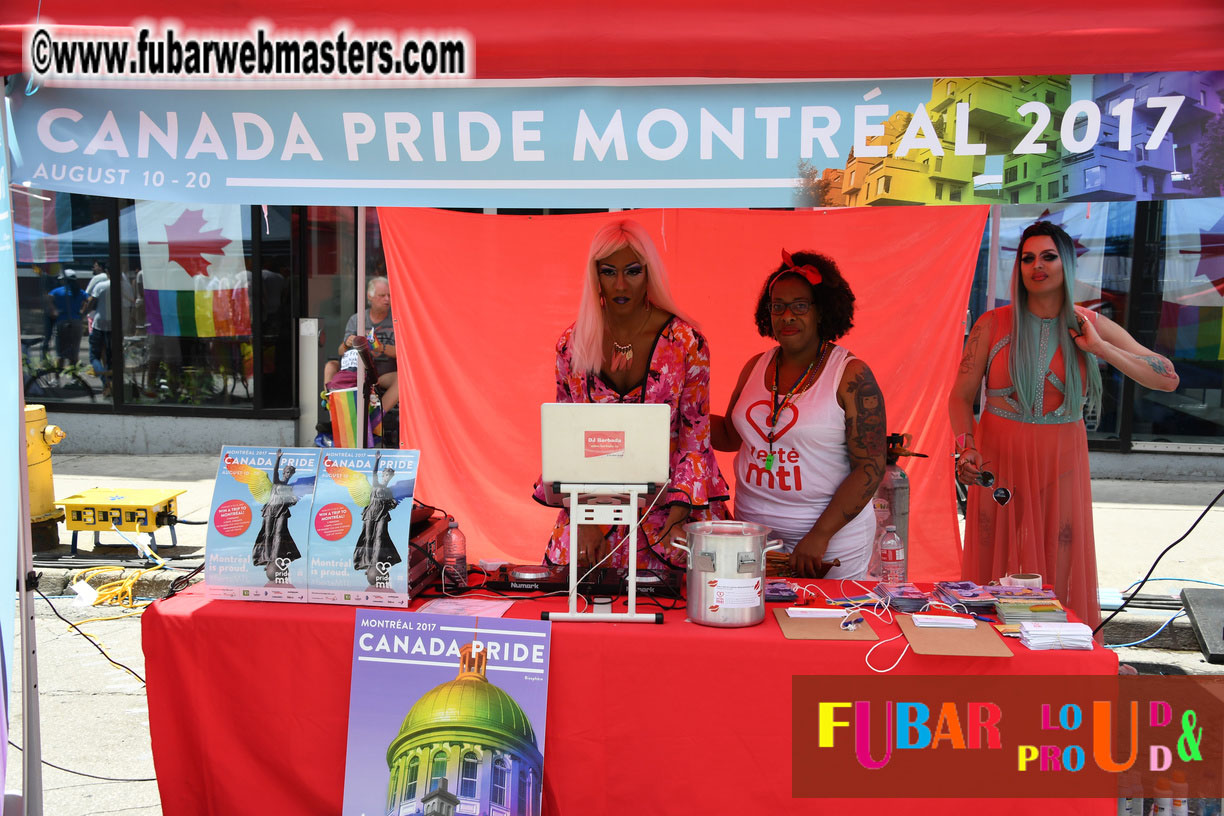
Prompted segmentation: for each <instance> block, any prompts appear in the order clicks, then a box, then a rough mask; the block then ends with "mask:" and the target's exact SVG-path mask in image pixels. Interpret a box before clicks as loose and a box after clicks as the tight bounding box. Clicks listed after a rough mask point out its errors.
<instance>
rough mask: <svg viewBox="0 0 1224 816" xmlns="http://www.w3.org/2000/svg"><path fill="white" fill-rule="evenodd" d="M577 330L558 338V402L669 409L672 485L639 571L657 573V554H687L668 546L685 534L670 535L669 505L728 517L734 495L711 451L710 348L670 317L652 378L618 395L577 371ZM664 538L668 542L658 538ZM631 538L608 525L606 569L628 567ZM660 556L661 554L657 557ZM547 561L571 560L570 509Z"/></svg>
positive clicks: (654, 514) (646, 534)
mask: <svg viewBox="0 0 1224 816" xmlns="http://www.w3.org/2000/svg"><path fill="white" fill-rule="evenodd" d="M573 333H574V327H573V326H570V327H569V328H568V329H566V330H565V333H564V334H562V335H561V339H560V340H558V341H557V402H647V403H667V404H668V405H669V406H671V458H670V464H671V484H669V485H668V488H667V490H666V491H665V492H664V494H663V495H662V496H661V497H660V498H659V501H658V502H657V503H656V504H655V507H654V510H652V511H651V512H650V513H649V514H648V515H647V516H646V517H645V518H643V519H642V522H641V524H640V525H639V526H638V536H637V551H638V566H639V567H641V568H646V569H651V568H658V567H661V566H663V564H661V563H660V560H659V556H662V557H663V558H665V559H666V560H667V561H669V562H670V563H671V564H672V565H675V566H683V565H684V563H685V562H684V558H685V556H684V553H683V552H682V551H680V550H677V549H676V548H674V547H672V546H671V544H670V539H671V538H672V536H675V535H680V534H681V530H679V529H675V530H671V531H667V530H664V527H665V526H666V525H667V516H668V512H669V510H670V509H671V505H673V504H676V503H680V504H687V505H690V506H691V507H692V514H691V516H690V520H691V521H705V520H709V519H723V518H728V517H729V516H728V513H727V509H726V506H725V505H724V504H723V502H725V501H726V500H727V498H728V497H729V491H728V488H727V482H726V480H725V479H723V476H722V472H721V471H720V470H719V468H718V462H716V461H715V459H714V452H713V451H712V450H711V449H710V348H709V344H708V343H707V342H706V339H705V337H704V336H702V334H701V332H699V331H697V329H695V328H693V327H692V326H690V325H689V324H688V323H686V322H685V321H683V320H681V319H680V318H678V317H672V318H671V319H670V320H669V321H668V322H667V323H666V324H665V325H664V326H663V328H662V329H661V330H660V331H659V335H658V336H657V337H656V338H655V343H654V347H653V348H652V349H651V352H650V365H649V366H648V367H647V369H646V377H645V379H644V380H643V382H641V383H639V384H638V385H637V386H635V387H634V388H633V389H631V390H630V391H628V392H627V393H623V394H622V393H621V392H619V391H617V390H616V388H615V387H614V386H612V385H611V384H610V383H609V382H607V381H606V380H605V379H604V378H603V377H601V376H600V375H599V374H582V373H580V372H577V371H575V370H574V369H573V367H572V357H571V355H572V350H571V348H570V343H571V341H572V337H573ZM534 497H535V499H536V501H539V502H541V503H543V501H544V488H543V486H542V485H540V484H539V483H537V484H536V489H535V494H534ZM665 533H666V536H667V539H668V541H660V538H661V537H662V536H663V535H664V534H665ZM625 534H626V528H625V527H605V528H604V538H605V539H606V540H607V541H608V544H609V546H610V548H611V549H614V550H615V552H614V553H613V555H612V557H611V558H609V559H608V560H607V561H606V562H605V565H611V566H615V567H623V566H627V565H628V563H629V557H628V552H627V549H626V548H625V547H619V548H618V547H617V545H618V544H620V543H621V542H622V541H623V540H624V538H625ZM656 553H657V554H656ZM544 557H545V561H546V562H550V563H553V564H568V563H569V511H568V510H562V511H561V512H560V514H558V516H557V523H556V524H555V525H554V526H553V530H552V535H551V536H550V537H549V540H548V548H547V550H546V551H545V556H544Z"/></svg>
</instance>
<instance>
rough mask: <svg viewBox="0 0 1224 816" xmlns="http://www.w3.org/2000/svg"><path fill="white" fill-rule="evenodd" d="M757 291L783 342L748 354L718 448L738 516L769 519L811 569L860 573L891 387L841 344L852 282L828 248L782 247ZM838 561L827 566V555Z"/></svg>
mask: <svg viewBox="0 0 1224 816" xmlns="http://www.w3.org/2000/svg"><path fill="white" fill-rule="evenodd" d="M782 259H783V261H782V264H781V265H780V266H779V267H778V268H777V270H775V271H774V272H773V273H772V274H771V275H770V276H769V278H768V279H767V280H766V281H765V286H764V287H763V288H762V290H761V296H760V299H759V300H758V301H757V309H756V324H757V329H758V330H759V331H760V333H761V336H763V337H771V338H774V339H776V340H777V341H778V346H777V348H775V349H773V350H771V351H767V352H764V353H763V354H759V355H757V356H756V357H754V358H752V359H751V360H749V361H748V363H747V364H746V365H745V366H744V370H743V371H742V372H741V373H740V378H739V383H738V384H737V385H736V387H735V392H734V393H733V394H732V396H731V403H730V405H729V406H728V408H727V415H726V417H719V416H712V417H711V431H712V434H711V435H712V439H713V444H714V447H715V448H717V449H718V450H734V451H738V453H737V454H736V457H735V479H736V491H735V517H736V518H737V519H740V520H742V521H754V522H757V523H759V524H764V525H765V526H767V527H769V528H771V529H772V530H773V532H774V536H775V537H777V538H781V539H782V540H783V541H784V542H785V544H786V550H787V551H788V552H790V553H791V557H790V561H791V566H792V567H793V568H794V569H795V571H796V573H797V574H798V575H800V576H803V577H807V578H820V577H826V578H862V577H863V576H865V575H866V573H867V562H868V560H869V559H870V557H871V544H872V541H873V539H874V537H875V515H874V514H873V513H872V511H871V498H872V496H873V495H874V494H875V491H876V487H877V486H879V484H880V479H881V478H882V477H883V475H884V465H885V450H886V445H887V431H886V430H885V428H886V424H885V419H884V395H883V394H882V393H881V391H880V387H879V385H878V384H877V383H876V380H875V377H874V376H873V375H872V373H871V369H869V368H868V367H867V365H866V364H865V363H864V362H863V361H862V360H859V359H858V358H856V357H855V356H854V355H852V354H851V353H850V352H849V351H847V350H846V349H844V348H842V347H841V346H837V345H835V344H834V341H835V340H837V339H838V338H840V337H842V336H843V335H844V334H845V333H846V332H847V331H849V330H850V327H851V326H852V325H853V322H854V293H853V292H851V291H850V287H849V286H848V285H847V284H846V281H845V279H844V278H843V277H842V275H841V272H840V271H839V270H838V268H837V265H836V264H835V263H834V262H833V261H832V260H830V259H829V258H826V257H825V256H823V255H817V254H816V253H813V252H797V253H795V254H794V255H793V256H792V255H790V254H788V253H787V252H785V251H783V253H782ZM835 559H836V560H839V561H840V562H841V566H839V567H833V568H831V569H827V568H826V567H824V566H822V563H825V562H832V561H834V560H835Z"/></svg>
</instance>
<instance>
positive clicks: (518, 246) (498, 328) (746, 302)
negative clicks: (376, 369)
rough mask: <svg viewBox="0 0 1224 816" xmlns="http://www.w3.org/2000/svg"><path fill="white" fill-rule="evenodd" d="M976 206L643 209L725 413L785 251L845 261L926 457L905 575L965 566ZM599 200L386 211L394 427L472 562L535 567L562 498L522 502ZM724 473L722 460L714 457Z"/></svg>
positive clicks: (868, 357) (917, 484)
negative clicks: (555, 209) (959, 394)
mask: <svg viewBox="0 0 1224 816" xmlns="http://www.w3.org/2000/svg"><path fill="white" fill-rule="evenodd" d="M986 212H987V211H986V208H983V207H898V208H880V209H846V210H826V211H815V212H812V211H808V212H777V211H751V210H637V211H635V212H633V213H631V214H630V216H631V217H633V218H635V219H637V220H638V221H639V222H641V223H642V224H643V225H644V226H645V227H646V228H647V229H648V230H650V232H651V233H652V234H653V235H654V237H655V242H656V244H657V245H658V247H659V249H660V251H661V252H662V254H663V257H664V261H665V263H666V264H667V267H668V271H669V274H670V276H671V280H672V289H673V292H674V294H675V296H676V298H677V300H678V302H679V303H680V304H681V305H682V306H683V307H684V308H685V309H687V310H688V311H689V312H690V314H692V315H693V317H694V318H695V319H696V320H697V322H698V323H699V324H700V325H701V328H702V329H703V331H704V332H705V334H706V336H707V338H708V339H709V341H710V346H711V360H712V367H711V387H712V404H713V406H714V409H715V412H716V413H723V412H724V411H725V409H726V405H727V400H728V399H729V398H730V393H731V390H732V389H733V388H734V386H735V382H736V379H737V377H738V375H739V372H740V369H741V368H742V367H743V365H744V362H745V361H746V360H747V359H748V357H749V356H751V355H752V354H755V353H756V352H758V351H761V350H762V349H764V348H767V347H768V343H767V342H766V341H765V340H764V339H763V338H761V337H760V336H758V335H757V333H756V328H755V326H754V324H753V320H752V311H753V306H754V304H755V299H756V297H757V294H758V293H759V291H760V286H761V284H762V282H763V281H764V278H765V276H766V275H767V274H768V272H769V271H770V270H771V269H773V268H775V267H776V264H777V263H778V256H779V249H780V248H782V247H785V248H787V249H789V250H791V251H795V250H800V249H813V250H816V251H819V252H823V253H825V254H827V255H829V256H831V257H833V258H834V259H835V260H837V261H838V263H839V265H840V266H841V268H842V271H843V272H844V273H845V275H846V278H847V279H848V281H849V282H850V285H851V286H852V287H853V289H854V292H855V295H856V296H857V298H858V303H857V306H858V310H857V313H856V320H855V328H854V329H852V330H851V332H850V334H849V335H847V336H846V337H845V338H844V339H843V340H842V343H843V344H844V345H845V346H847V347H848V348H849V349H850V350H852V351H853V352H854V353H855V354H857V355H858V356H859V357H861V358H862V359H863V360H865V361H866V362H867V363H868V365H870V366H871V368H872V370H873V371H874V372H875V374H876V377H877V379H878V380H879V382H880V385H881V387H882V388H883V390H884V394H885V401H886V406H887V410H888V427H889V430H890V431H907V432H910V433H912V434H913V435H914V439H915V447H916V448H917V449H918V450H920V451H922V452H925V453H928V454H930V455H931V458H930V459H909V460H904V461H903V464H904V467H905V468H906V471H907V472H908V473H909V475H910V478H911V483H912V487H913V494H912V501H911V517H910V533H911V539H912V541H913V542H914V544H913V548H912V562H911V563H912V567H911V577H912V578H915V579H918V580H930V579H935V578H946V577H952V576H955V575H958V574H959V558H960V556H959V545H958V535H957V529H956V516H955V506H954V491H953V484H952V468H951V464H952V462H951V459H950V457H949V456H948V453H949V451H951V449H952V440H951V430H950V427H949V423H948V419H947V411H946V409H945V400H946V397H947V393H948V389H949V388H950V387H951V382H952V377H953V374H954V372H955V369H956V364H957V360H958V359H959V355H960V351H961V346H962V342H963V337H964V334H963V332H964V329H963V325H964V317H965V304H966V302H967V300H968V292H969V286H970V283H971V280H972V276H973V267H974V263H975V261H976V258H977V253H978V248H979V245H980V241H981V236H982V229H983V226H984V224H985V219H986ZM621 217H625V216H624V215H623V214H616V213H613V214H607V213H599V214H593V215H566V216H513V215H473V214H465V213H454V212H445V211H440V210H428V209H380V210H379V219H380V223H381V226H382V235H383V240H384V242H385V247H386V252H387V267H388V270H389V272H390V275H391V296H392V302H393V307H394V312H395V316H396V320H397V325H396V341H397V342H396V346H397V348H398V354H399V359H400V389H401V397H400V400H401V406H402V408H401V438H402V444H403V446H404V447H412V448H419V449H420V450H421V451H422V456H421V477H420V482H419V485H418V495H419V496H420V497H421V498H422V499H423V500H424V501H426V502H428V503H430V504H435V505H438V506H440V507H443V508H444V509H446V510H447V511H448V512H450V513H452V514H453V515H454V516H455V517H456V518H457V519H458V520H459V522H460V526H461V527H462V528H463V529H464V531H465V532H466V534H467V538H468V550H469V554H470V556H469V557H470V558H471V559H472V560H473V561H474V560H475V559H477V558H481V557H496V558H507V559H509V560H512V561H515V562H523V563H527V562H532V563H536V562H539V560H540V558H541V556H542V554H543V551H544V545H545V542H546V539H547V536H548V531H549V529H550V525H551V523H552V521H553V519H554V517H555V513H556V511H555V510H550V509H548V508H544V507H540V506H539V505H537V504H536V503H535V502H534V501H532V499H531V497H530V493H531V487H532V483H533V482H534V480H535V478H536V476H537V475H538V474H539V468H540V414H539V406H540V403H542V402H551V401H552V400H553V399H554V396H555V386H554V376H553V371H554V369H553V363H554V355H553V348H554V345H555V343H556V340H557V337H558V336H559V335H560V333H561V332H562V330H564V329H565V327H566V326H568V325H569V324H570V323H572V322H573V320H574V317H575V315H576V312H577V304H578V296H579V291H580V280H581V274H582V269H583V265H584V263H585V260H586V252H587V247H588V245H589V243H590V239H591V236H592V234H594V232H595V230H596V229H597V228H598V227H599V225H600V224H602V223H603V222H604V221H607V220H609V219H612V218H621ZM721 462H722V466H723V473H724V474H725V475H726V476H727V477H728V481H729V482H730V481H733V478H732V477H733V470H732V467H731V457H730V455H726V456H723V457H722V459H721Z"/></svg>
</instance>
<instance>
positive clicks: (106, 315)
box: [81, 261, 111, 397]
mask: <svg viewBox="0 0 1224 816" xmlns="http://www.w3.org/2000/svg"><path fill="white" fill-rule="evenodd" d="M110 289H111V281H110V275H109V274H108V272H107V268H106V264H104V263H102V262H101V261H97V262H95V263H94V276H93V277H92V278H90V280H89V284H88V285H87V286H86V287H85V303H84V304H83V305H82V306H81V312H82V314H85V315H87V316H88V319H89V364H90V366H91V367H92V368H93V370H94V373H95V374H97V375H98V377H99V378H100V379H101V380H102V396H104V397H106V396H110V393H111V305H110Z"/></svg>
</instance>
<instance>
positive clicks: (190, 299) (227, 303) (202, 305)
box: [144, 286, 251, 337]
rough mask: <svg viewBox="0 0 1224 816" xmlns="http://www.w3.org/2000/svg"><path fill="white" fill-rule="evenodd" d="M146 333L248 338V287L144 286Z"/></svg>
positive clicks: (249, 307) (249, 301)
mask: <svg viewBox="0 0 1224 816" xmlns="http://www.w3.org/2000/svg"><path fill="white" fill-rule="evenodd" d="M144 299H145V319H146V320H147V321H148V324H149V334H163V335H167V336H169V337H244V336H245V337H249V336H250V334H251V300H250V290H249V289H248V288H247V287H245V286H244V287H241V288H239V289H214V290H212V291H204V292H200V291H187V290H183V289H147V288H146V289H145V291H144Z"/></svg>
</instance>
